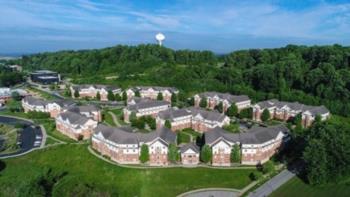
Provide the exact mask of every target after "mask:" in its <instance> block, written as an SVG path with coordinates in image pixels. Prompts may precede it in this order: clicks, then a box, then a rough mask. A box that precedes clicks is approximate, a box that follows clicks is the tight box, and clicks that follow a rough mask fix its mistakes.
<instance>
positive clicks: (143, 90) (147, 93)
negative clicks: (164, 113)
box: [126, 86, 179, 102]
mask: <svg viewBox="0 0 350 197" xmlns="http://www.w3.org/2000/svg"><path fill="white" fill-rule="evenodd" d="M137 92H138V93H139V96H140V97H141V98H149V99H153V100H155V99H157V97H158V94H161V95H162V96H163V100H165V101H168V102H171V96H172V95H173V94H178V93H179V90H178V89H176V88H174V87H159V86H137V87H134V88H129V89H127V90H126V94H127V96H128V99H129V100H130V99H132V98H133V97H135V96H136V94H137Z"/></svg>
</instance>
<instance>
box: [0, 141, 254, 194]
mask: <svg viewBox="0 0 350 197" xmlns="http://www.w3.org/2000/svg"><path fill="white" fill-rule="evenodd" d="M4 161H5V163H6V167H5V169H4V170H2V171H1V172H0V196H17V195H18V194H19V191H22V190H23V189H22V190H21V188H27V187H28V183H30V182H31V181H30V180H32V179H33V177H37V175H38V174H40V173H43V170H44V169H45V168H46V169H47V168H50V169H52V171H55V172H66V175H64V176H63V177H62V178H60V179H59V181H58V182H57V183H56V184H55V185H54V187H53V190H52V194H53V196H77V195H75V194H76V190H77V189H76V187H77V185H82V184H83V185H89V186H90V187H93V188H94V190H97V191H103V192H105V193H106V192H107V193H111V192H114V193H115V192H116V193H118V194H119V196H162V197H163V196H176V195H178V194H180V193H183V192H186V191H189V190H193V189H198V188H205V187H225V188H237V189H241V188H243V187H245V186H246V185H248V184H249V183H250V182H251V181H250V179H249V177H248V175H249V174H250V173H251V172H252V171H254V170H250V169H235V170H233V169H225V170H223V169H208V168H193V169H187V168H169V169H129V168H122V167H118V166H115V165H112V164H109V163H107V162H105V161H102V160H100V159H98V158H96V157H95V156H93V155H91V154H90V153H89V152H88V150H87V147H86V145H76V144H69V145H59V146H55V147H51V148H48V149H45V150H39V151H35V152H32V153H30V154H28V155H25V156H23V157H18V158H13V159H6V160H4ZM22 195H24V194H22Z"/></svg>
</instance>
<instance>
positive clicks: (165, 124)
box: [164, 120, 171, 129]
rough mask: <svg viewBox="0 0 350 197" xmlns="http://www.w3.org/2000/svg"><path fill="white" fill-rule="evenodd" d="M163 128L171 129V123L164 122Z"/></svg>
mask: <svg viewBox="0 0 350 197" xmlns="http://www.w3.org/2000/svg"><path fill="white" fill-rule="evenodd" d="M164 127H166V128H168V129H171V122H170V121H169V120H165V123H164Z"/></svg>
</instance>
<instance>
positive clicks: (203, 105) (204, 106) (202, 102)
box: [199, 98, 208, 108]
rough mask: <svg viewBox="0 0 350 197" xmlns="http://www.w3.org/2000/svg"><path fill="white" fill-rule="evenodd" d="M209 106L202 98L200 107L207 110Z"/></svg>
mask: <svg viewBox="0 0 350 197" xmlns="http://www.w3.org/2000/svg"><path fill="white" fill-rule="evenodd" d="M207 105H208V103H207V99H206V98H201V101H200V102H199V107H202V108H206V107H207Z"/></svg>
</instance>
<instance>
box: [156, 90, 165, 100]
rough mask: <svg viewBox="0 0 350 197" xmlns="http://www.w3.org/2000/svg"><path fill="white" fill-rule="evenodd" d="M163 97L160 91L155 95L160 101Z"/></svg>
mask: <svg viewBox="0 0 350 197" xmlns="http://www.w3.org/2000/svg"><path fill="white" fill-rule="evenodd" d="M163 99H164V98H163V94H162V93H161V92H159V93H158V95H157V100H158V101H162V100H163Z"/></svg>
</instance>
